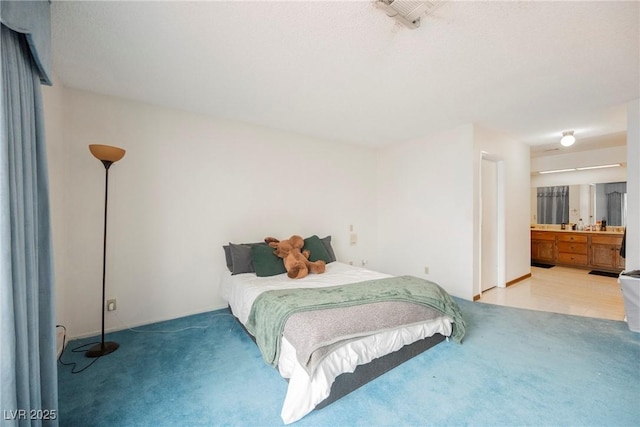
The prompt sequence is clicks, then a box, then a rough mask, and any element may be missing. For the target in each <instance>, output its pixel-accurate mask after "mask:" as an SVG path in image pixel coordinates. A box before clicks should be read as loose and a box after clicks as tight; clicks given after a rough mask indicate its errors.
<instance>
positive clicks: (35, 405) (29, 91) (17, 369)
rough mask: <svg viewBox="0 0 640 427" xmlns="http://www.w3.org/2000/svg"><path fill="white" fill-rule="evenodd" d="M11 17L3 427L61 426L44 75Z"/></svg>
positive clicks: (0, 309)
mask: <svg viewBox="0 0 640 427" xmlns="http://www.w3.org/2000/svg"><path fill="white" fill-rule="evenodd" d="M3 3H4V2H3ZM24 3H31V2H24ZM4 12H5V8H4V4H3V9H2V13H3V15H2V25H1V27H2V28H1V31H2V33H1V37H0V39H1V44H2V46H1V47H2V49H1V51H2V55H1V56H2V71H1V74H0V77H1V78H0V81H1V83H2V95H1V98H0V99H1V101H0V102H1V105H0V107H1V109H0V111H1V116H2V117H1V118H0V119H1V121H0V252H1V253H2V259H1V260H0V407H1V408H2V411H3V413H2V425H3V426H4V425H9V426H14V425H29V426H40V425H45V426H46V425H53V426H55V425H58V421H57V406H58V393H57V370H56V369H57V367H56V342H55V321H54V297H53V266H52V244H51V227H50V219H49V195H48V193H49V189H48V174H47V162H46V151H45V140H44V120H43V110H42V98H41V93H40V82H41V78H42V75H41V70H40V67H39V65H38V61H36V59H35V57H34V55H33V51H32V49H33V46H32V44H31V43H30V41H29V40H28V37H27V36H26V35H25V34H23V33H21V32H16V31H14V30H12V29H10V28H9V26H5V22H6V21H5V18H6V17H7V15H5V14H4ZM32 411H33V412H32ZM43 418H50V419H49V420H46V419H43ZM51 418H55V419H51Z"/></svg>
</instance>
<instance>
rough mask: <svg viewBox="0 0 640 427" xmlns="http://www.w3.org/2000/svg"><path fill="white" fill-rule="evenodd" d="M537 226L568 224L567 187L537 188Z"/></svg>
mask: <svg viewBox="0 0 640 427" xmlns="http://www.w3.org/2000/svg"><path fill="white" fill-rule="evenodd" d="M537 194H538V198H537V199H538V224H562V223H563V222H564V223H568V222H569V186H566V185H562V186H556V187H538V192H537Z"/></svg>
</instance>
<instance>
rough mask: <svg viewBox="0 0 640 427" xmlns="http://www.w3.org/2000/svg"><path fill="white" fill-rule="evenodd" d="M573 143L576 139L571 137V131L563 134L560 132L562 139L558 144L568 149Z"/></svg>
mask: <svg viewBox="0 0 640 427" xmlns="http://www.w3.org/2000/svg"><path fill="white" fill-rule="evenodd" d="M574 142H576V137H575V136H573V131H572V130H565V131H564V132H562V139H561V140H560V144H562V145H564V146H565V147H570V146H572V145H573V143H574Z"/></svg>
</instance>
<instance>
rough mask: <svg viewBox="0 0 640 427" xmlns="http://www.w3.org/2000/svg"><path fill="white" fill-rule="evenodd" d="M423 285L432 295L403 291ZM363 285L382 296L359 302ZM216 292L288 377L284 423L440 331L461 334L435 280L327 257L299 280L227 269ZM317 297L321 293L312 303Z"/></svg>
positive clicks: (424, 345) (415, 350)
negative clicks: (323, 268)
mask: <svg viewBox="0 0 640 427" xmlns="http://www.w3.org/2000/svg"><path fill="white" fill-rule="evenodd" d="M398 281H399V282H401V285H402V286H400V287H399V288H402V289H403V291H402V292H404V293H403V294H402V292H401V294H402V295H400V297H398V295H397V294H395V297H392V298H390V299H389V298H387V296H388V295H387V294H388V293H389V292H388V291H387V290H388V289H389V287H390V286H392V287H395V286H396V285H395V283H398ZM390 284H391V285H390ZM425 284H429V285H428V286H430V287H433V289H432V290H430V292H435V293H436V294H437V297H436V298H435V299H434V298H432V297H433V295H432V294H429V295H428V296H427V297H424V298H422V299H420V298H418V301H417V302H416V301H408V300H407V298H406V297H405V296H403V295H406V293H407V289H408V292H409V293H416V294H418V293H420V292H416V289H419V288H423V287H424V285H425ZM362 289H365V290H366V292H365V293H366V294H368V295H369V294H372V295H373V294H375V290H376V289H380V290H382V292H381V293H383V294H385V297H384V298H382V299H380V298H378V297H373V299H370V298H372V297H370V296H367V297H366V298H369V300H367V301H362V300H361V297H360V296H357V297H356V296H354V295H360V292H361V290H362ZM394 289H395V288H394ZM393 292H396V291H395V290H394V291H393ZM378 294H379V293H378ZM327 295H328V296H327ZM222 297H223V298H224V299H225V300H226V301H227V303H228V305H229V309H230V311H231V313H232V314H233V315H234V316H235V317H236V319H237V320H238V321H239V322H240V324H242V326H243V327H244V328H245V330H247V332H248V333H249V334H250V336H251V337H252V339H253V340H254V341H255V342H256V344H257V345H258V347H259V348H260V351H261V353H262V356H263V359H264V360H265V362H266V363H268V364H270V365H272V366H274V367H275V368H276V369H277V370H278V371H279V373H280V375H281V376H282V377H283V378H285V379H286V380H287V381H288V382H289V385H288V389H287V394H286V396H285V399H284V403H283V407H282V411H281V417H282V420H283V421H284V423H285V424H289V423H292V422H295V421H297V420H299V419H300V418H302V417H304V416H305V415H306V414H308V413H309V412H311V411H312V410H314V409H319V408H322V407H324V406H326V405H328V404H329V403H331V402H333V401H335V400H337V399H338V398H340V397H342V396H344V395H345V394H347V393H349V392H351V391H353V390H354V389H356V388H358V387H359V386H361V385H363V384H365V383H366V382H368V381H371V380H372V379H374V378H376V377H377V376H379V375H381V374H383V373H384V372H386V371H388V370H390V369H392V368H393V367H395V366H397V365H399V364H401V363H403V362H404V361H406V360H408V359H410V358H412V357H414V356H416V355H417V354H420V353H421V352H423V351H425V350H426V349H428V348H430V347H432V346H434V345H436V344H438V343H440V342H441V341H443V340H444V339H445V337H447V338H448V337H452V338H453V339H454V340H456V341H458V342H459V341H461V339H462V336H463V335H464V320H463V319H462V316H461V314H460V312H459V309H458V307H457V305H456V304H455V302H454V301H453V300H452V299H451V298H450V297H449V295H448V294H446V292H445V291H444V290H443V289H442V288H440V287H439V286H437V285H435V284H433V283H431V282H427V281H424V280H422V279H417V278H413V277H410V276H401V277H399V278H398V277H396V278H394V277H392V276H390V275H387V274H383V273H379V272H376V271H373V270H369V269H365V268H361V267H356V266H352V265H348V264H344V263H341V262H337V261H334V262H330V263H329V264H327V266H326V271H325V273H323V274H310V275H309V276H307V277H305V278H303V279H299V280H292V279H289V278H288V277H287V275H286V274H283V273H281V274H274V275H269V276H266V277H264V276H263V277H260V276H258V275H257V274H256V273H255V272H245V273H236V274H233V273H232V272H229V273H228V274H226V275H225V276H224V279H223V286H222ZM320 298H328V299H327V301H326V303H325V302H322V303H319V301H320ZM366 298H365V299H366ZM411 298H413V296H412V297H411ZM425 298H426V301H427V303H426V304H425ZM432 299H434V301H435V303H434V302H433V301H432ZM308 300H312V301H313V302H314V303H313V304H309V303H308ZM292 301H294V302H292ZM300 301H307V303H305V304H301V303H300ZM323 301H324V300H323ZM365 302H366V304H365ZM434 306H435V307H434ZM292 307H293V308H292ZM434 308H436V309H434ZM382 313H386V314H388V316H383V315H382ZM340 316H346V317H344V318H343V317H340ZM346 319H348V320H346ZM390 319H393V320H390ZM327 325H328V326H327Z"/></svg>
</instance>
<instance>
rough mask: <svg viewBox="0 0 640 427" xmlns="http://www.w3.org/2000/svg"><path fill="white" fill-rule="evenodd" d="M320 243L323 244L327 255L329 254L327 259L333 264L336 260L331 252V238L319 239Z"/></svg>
mask: <svg viewBox="0 0 640 427" xmlns="http://www.w3.org/2000/svg"><path fill="white" fill-rule="evenodd" d="M320 241H321V242H322V243H323V244H324V247H325V248H326V249H327V253H328V254H329V258H330V259H331V261H329V262H333V261H335V260H336V254H335V252H333V248H332V247H331V236H327V237H324V238H322V239H320Z"/></svg>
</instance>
